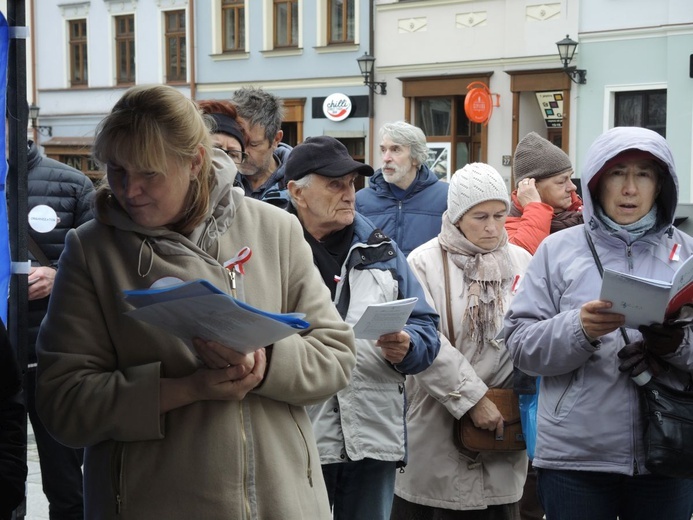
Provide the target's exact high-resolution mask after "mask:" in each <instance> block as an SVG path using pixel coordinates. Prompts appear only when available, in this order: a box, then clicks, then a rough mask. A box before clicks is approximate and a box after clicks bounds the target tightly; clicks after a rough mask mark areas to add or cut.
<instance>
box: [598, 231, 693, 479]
mask: <svg viewBox="0 0 693 520" xmlns="http://www.w3.org/2000/svg"><path fill="white" fill-rule="evenodd" d="M585 235H586V237H587V244H588V245H589V247H590V250H591V251H592V256H594V261H595V262H596V264H597V267H598V269H599V274H602V272H603V268H602V263H601V261H600V260H599V257H598V256H597V251H596V250H595V249H594V244H593V243H592V238H591V237H590V236H589V233H588V232H587V229H585ZM620 330H621V336H623V340H624V341H625V342H626V345H627V344H629V343H630V339H629V338H628V334H627V333H626V329H625V328H623V327H621V329H620ZM689 387H690V385H689ZM638 390H639V394H640V404H641V407H642V411H643V418H644V423H645V467H646V468H647V470H648V471H650V472H651V473H654V474H656V475H662V476H665V477H673V478H693V391H689V390H677V389H675V388H671V387H669V386H667V385H665V384H663V383H662V382H660V381H655V379H654V378H650V380H649V381H648V382H647V383H645V384H644V385H641V386H639V387H638Z"/></svg>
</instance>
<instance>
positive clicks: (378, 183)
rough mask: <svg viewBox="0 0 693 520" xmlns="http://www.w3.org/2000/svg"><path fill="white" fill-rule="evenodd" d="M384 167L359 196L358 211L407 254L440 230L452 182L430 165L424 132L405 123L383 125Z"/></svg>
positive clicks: (376, 173) (357, 201)
mask: <svg viewBox="0 0 693 520" xmlns="http://www.w3.org/2000/svg"><path fill="white" fill-rule="evenodd" d="M380 154H381V155H382V161H383V162H382V166H381V168H380V169H379V170H377V171H376V172H375V174H374V175H373V177H372V178H371V179H370V181H369V183H368V187H367V188H365V189H363V190H361V191H359V192H358V193H357V194H356V211H358V212H359V213H361V214H362V215H364V216H366V217H368V218H369V219H371V220H372V221H373V223H374V224H375V225H376V226H377V227H379V228H380V229H382V230H383V232H384V233H385V234H386V235H387V236H389V237H392V238H393V239H394V240H395V242H397V245H399V247H400V248H401V249H402V252H404V254H405V255H408V254H409V253H410V252H411V251H412V249H414V248H416V247H418V246H420V245H421V244H423V243H425V242H428V241H429V240H430V239H432V238H433V237H436V236H438V233H440V226H441V222H442V220H441V219H442V216H443V212H444V211H445V210H446V209H447V204H448V184H447V183H446V182H440V181H439V180H438V177H437V176H436V175H435V173H433V172H432V171H431V170H430V169H429V168H428V166H426V159H427V158H428V147H427V146H426V136H425V135H424V133H423V131H422V130H421V129H420V128H418V127H416V126H413V125H410V124H409V123H405V122H404V121H397V122H395V123H386V124H385V125H383V127H382V128H381V129H380Z"/></svg>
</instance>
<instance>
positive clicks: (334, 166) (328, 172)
mask: <svg viewBox="0 0 693 520" xmlns="http://www.w3.org/2000/svg"><path fill="white" fill-rule="evenodd" d="M354 172H355V173H359V174H361V175H364V176H366V177H370V176H371V175H373V168H371V167H370V166H369V165H367V164H364V163H362V162H358V161H355V160H354V159H352V158H351V155H349V151H348V150H347V149H346V146H344V145H343V144H342V143H340V142H339V141H338V140H337V139H335V138H334V137H330V136H327V135H320V136H317V137H308V138H306V140H305V141H303V142H302V143H301V144H299V145H297V146H296V147H295V148H294V149H293V150H292V151H291V154H290V155H289V158H288V159H287V160H286V163H285V165H284V181H285V182H289V181H297V180H299V179H302V178H303V177H305V176H306V175H308V174H309V173H317V174H318V175H322V176H323V177H343V176H344V175H347V174H349V173H354Z"/></svg>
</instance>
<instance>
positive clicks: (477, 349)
mask: <svg viewBox="0 0 693 520" xmlns="http://www.w3.org/2000/svg"><path fill="white" fill-rule="evenodd" d="M509 206H510V201H509V197H508V190H507V188H506V185H505V182H504V181H503V179H502V178H501V176H500V174H499V173H498V172H497V171H496V170H495V169H493V168H492V167H491V166H489V165H487V164H482V163H473V164H468V165H467V166H465V167H464V168H462V169H461V170H458V171H457V172H456V173H455V175H454V176H453V177H452V180H451V182H450V189H449V192H448V210H447V211H446V212H445V214H443V225H442V229H441V232H440V234H439V235H438V237H436V238H434V239H432V240H430V241H428V242H426V243H425V244H423V245H422V246H420V247H418V248H416V249H415V250H414V251H412V252H411V253H410V255H409V257H408V258H407V261H408V262H409V264H410V266H411V267H412V270H413V271H414V273H415V274H416V276H417V277H418V278H419V280H420V281H421V284H422V286H423V288H424V291H425V293H426V297H427V299H428V301H429V303H430V304H431V305H433V306H434V307H435V309H436V310H437V311H438V313H439V314H440V324H441V325H440V328H441V349H440V353H439V354H438V357H437V358H436V360H435V361H434V362H433V364H432V365H431V366H430V367H429V368H428V369H427V370H425V371H424V372H421V373H420V374H417V375H415V376H413V377H409V378H407V383H406V384H407V395H408V396H410V403H409V408H408V410H407V421H408V432H409V439H408V441H409V460H408V464H407V466H406V467H405V468H404V471H403V472H402V473H400V474H398V475H397V482H396V486H395V494H396V496H395V499H394V505H393V512H392V517H391V518H392V519H393V520H414V519H416V520H419V519H421V520H426V519H429V520H432V519H434V518H435V519H436V520H438V519H440V520H445V519H463V520H467V519H474V520H477V519H479V520H514V519H518V518H519V508H518V501H519V500H520V497H521V496H522V486H523V483H524V480H525V474H526V469H527V456H526V454H525V452H524V451H518V452H504V453H498V452H496V453H494V452H482V453H480V454H478V455H476V454H472V453H471V452H465V451H462V450H459V449H458V448H457V447H456V445H455V443H454V441H453V435H452V432H453V424H454V421H455V419H459V418H460V417H462V416H463V415H465V414H467V415H468V416H469V417H470V418H471V419H472V421H473V422H474V424H475V425H476V426H477V427H480V428H483V429H486V430H492V431H496V432H499V429H500V428H502V422H503V417H502V415H501V414H500V412H499V411H498V409H497V408H496V406H495V405H494V404H493V403H492V402H491V401H490V400H489V399H488V398H487V397H485V394H486V392H487V390H488V389H489V388H492V387H495V388H510V387H511V386H512V369H513V367H512V361H511V360H510V358H509V356H508V353H507V351H506V350H505V348H503V345H502V342H501V343H500V344H499V342H498V341H496V340H495V338H496V337H497V335H498V333H499V332H500V330H501V328H502V322H503V314H504V312H505V310H506V309H507V307H508V305H509V301H510V298H512V294H513V292H514V289H516V288H517V284H518V283H519V280H520V277H521V275H522V274H523V273H524V271H525V268H526V266H527V264H528V263H529V260H530V258H531V256H530V254H529V253H527V251H525V250H524V249H522V248H520V247H518V246H515V245H512V244H509V243H508V236H507V233H506V231H505V228H504V224H505V219H506V217H507V215H508V209H509ZM446 270H447V272H448V277H447V278H448V280H447V283H448V284H449V291H446V276H445V271H446ZM446 294H450V295H451V296H450V297H447V296H446ZM448 307H449V308H450V311H451V312H450V313H449V315H450V317H451V318H450V319H448Z"/></svg>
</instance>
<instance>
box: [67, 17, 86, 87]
mask: <svg viewBox="0 0 693 520" xmlns="http://www.w3.org/2000/svg"><path fill="white" fill-rule="evenodd" d="M68 29H69V31H70V85H71V86H73V87H74V86H77V85H86V84H87V83H88V80H89V76H88V74H87V20H86V19H81V20H70V21H69V22H68Z"/></svg>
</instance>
